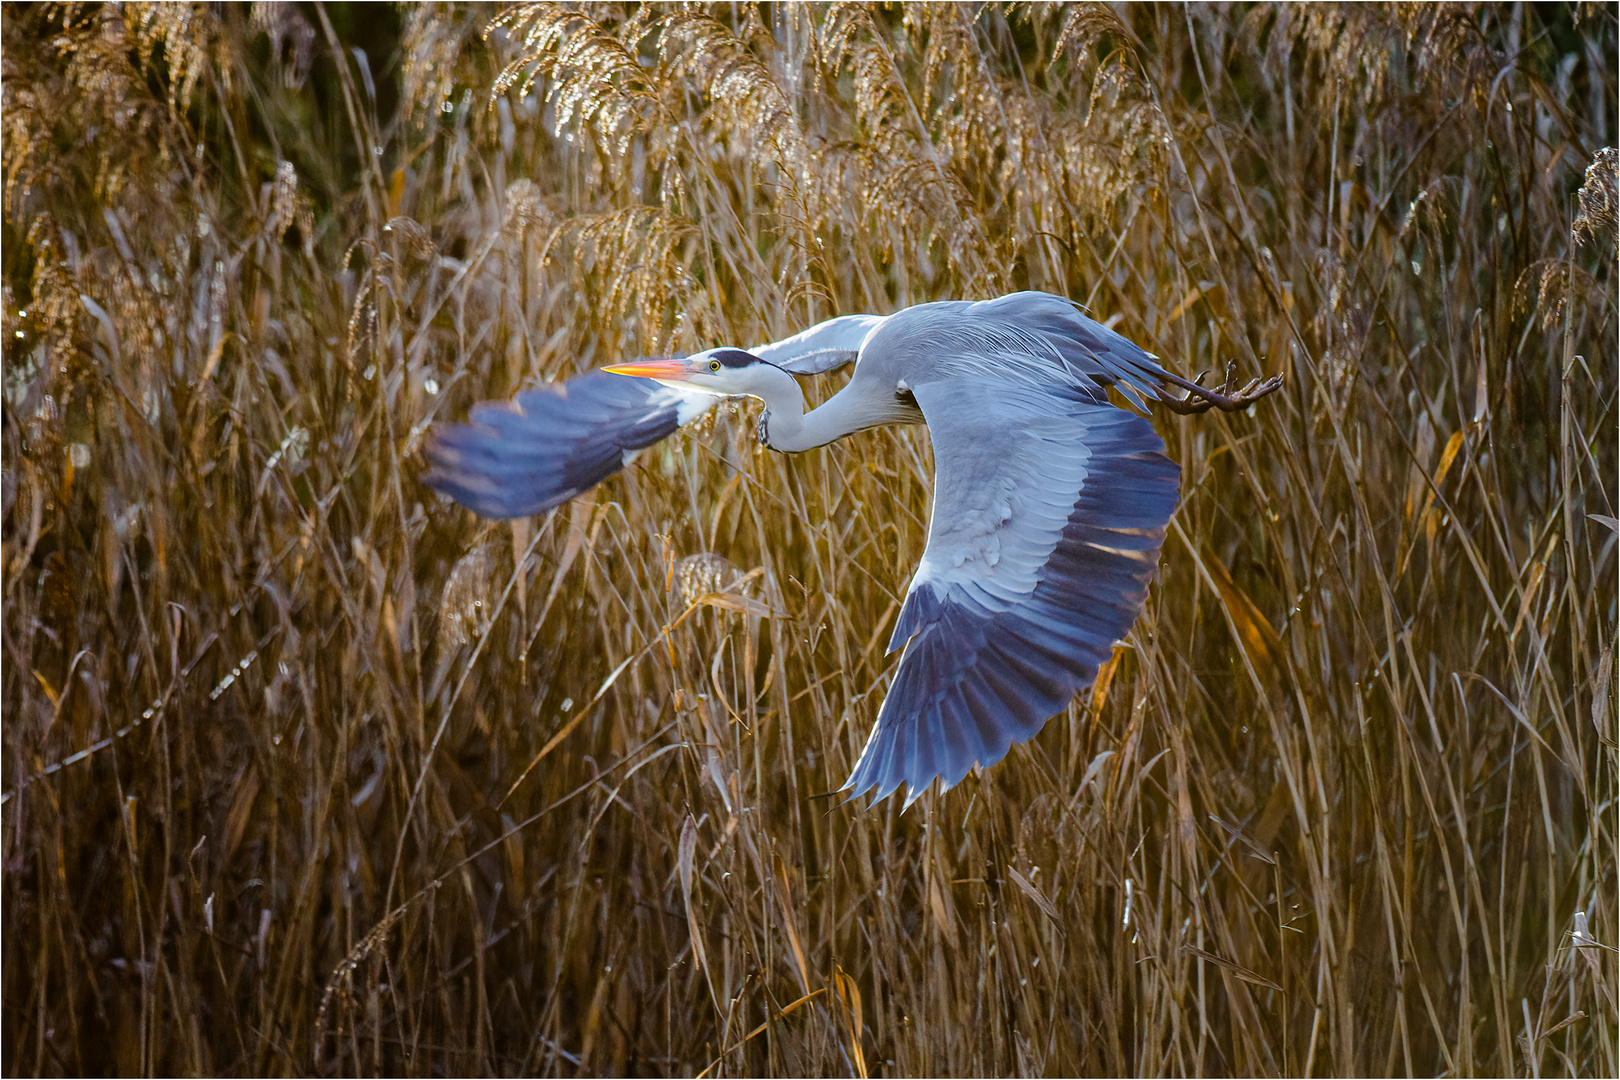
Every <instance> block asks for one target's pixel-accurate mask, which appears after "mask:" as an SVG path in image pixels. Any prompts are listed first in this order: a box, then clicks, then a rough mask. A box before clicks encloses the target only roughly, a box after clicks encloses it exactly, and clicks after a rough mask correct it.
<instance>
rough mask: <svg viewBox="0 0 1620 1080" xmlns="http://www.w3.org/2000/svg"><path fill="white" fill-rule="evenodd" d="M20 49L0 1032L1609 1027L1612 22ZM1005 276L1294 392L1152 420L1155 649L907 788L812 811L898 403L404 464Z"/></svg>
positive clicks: (874, 575)
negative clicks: (806, 432)
mask: <svg viewBox="0 0 1620 1080" xmlns="http://www.w3.org/2000/svg"><path fill="white" fill-rule="evenodd" d="M497 16H498V17H497ZM1122 19H1123V21H1121V20H1122ZM3 35H4V38H3V49H4V56H5V71H4V114H5V118H4V140H5V141H4V184H5V187H4V200H5V201H4V211H5V213H4V244H3V259H4V290H5V295H4V341H5V406H4V452H5V464H4V566H5V581H4V589H5V613H4V622H3V626H4V676H3V686H4V691H3V695H4V696H3V706H4V735H5V775H4V785H3V786H4V791H5V793H6V801H5V804H4V808H3V814H0V823H3V826H4V841H3V843H4V860H5V861H4V867H5V877H4V897H3V908H4V922H3V930H4V935H5V942H6V949H5V968H4V1002H5V1005H4V1058H3V1067H4V1069H5V1071H7V1072H8V1073H13V1074H23V1073H29V1074H38V1073H100V1072H114V1071H116V1072H120V1073H135V1072H182V1073H219V1072H226V1073H257V1072H278V1073H280V1072H296V1073H376V1072H402V1073H410V1074H413V1075H414V1074H428V1073H485V1072H491V1073H519V1072H523V1073H548V1074H559V1073H562V1074H574V1073H623V1072H631V1073H673V1074H687V1075H691V1074H696V1073H699V1072H700V1071H704V1070H707V1074H708V1075H726V1074H737V1073H773V1074H776V1073H792V1074H801V1073H802V1074H860V1075H867V1074H873V1075H875V1074H918V1073H940V1074H992V1073H995V1074H1003V1073H1021V1074H1022V1073H1030V1074H1033V1073H1058V1074H1065V1073H1068V1074H1078V1073H1088V1074H1091V1073H1096V1074H1127V1073H1142V1074H1166V1073H1170V1074H1192V1073H1250V1074H1259V1073H1267V1074H1271V1073H1280V1074H1305V1073H1313V1074H1336V1075H1350V1074H1365V1075H1384V1074H1397V1073H1398V1074H1422V1073H1438V1072H1448V1073H1457V1074H1500V1075H1506V1074H1524V1073H1533V1074H1540V1073H1544V1072H1545V1073H1581V1074H1594V1075H1614V1074H1615V1073H1616V1072H1617V1070H1620V1056H1617V1048H1616V1035H1617V1029H1616V1024H1615V996H1614V995H1615V992H1616V987H1617V967H1616V953H1615V950H1614V946H1615V945H1616V943H1617V942H1620V933H1617V928H1616V918H1617V912H1616V904H1615V899H1614V897H1615V890H1616V884H1617V882H1616V854H1617V852H1616V822H1615V799H1616V795H1617V784H1616V776H1617V758H1616V749H1617V747H1616V741H1615V732H1616V720H1615V717H1616V712H1617V710H1616V708H1615V696H1616V691H1615V680H1614V664H1613V660H1614V655H1615V634H1616V601H1617V590H1616V567H1615V545H1616V522H1615V518H1616V516H1617V513H1616V508H1615V494H1616V492H1615V478H1616V463H1617V461H1616V459H1617V453H1616V437H1615V434H1616V409H1615V404H1616V370H1615V357H1616V353H1617V340H1616V320H1615V315H1616V304H1615V282H1616V278H1615V264H1616V246H1615V244H1616V239H1615V237H1616V233H1615V216H1614V214H1615V194H1614V183H1615V172H1614V170H1615V158H1614V152H1613V150H1606V149H1604V148H1605V147H1610V146H1613V145H1614V144H1615V143H1616V141H1617V139H1616V117H1615V105H1614V103H1615V99H1616V92H1617V84H1616V74H1615V73H1616V70H1617V63H1616V40H1617V32H1616V17H1615V12H1614V9H1613V8H1612V7H1603V6H1589V5H1580V6H1576V7H1558V8H1544V7H1540V6H1526V7H1522V8H1520V7H1514V8H1489V9H1481V10H1474V9H1463V8H1438V7H1428V6H1417V7H1399V8H1382V7H1350V8H1344V9H1340V8H1326V7H1299V8H1271V7H1256V8H1230V9H1228V8H1194V9H1190V10H1189V9H1185V8H1181V7H1170V6H1162V7H1143V8H1132V9H1128V10H1125V11H1124V12H1123V13H1122V14H1121V15H1116V14H1115V13H1114V11H1113V10H1112V9H1107V8H1091V7H1076V8H1060V7H1048V6H1044V5H1030V6H1013V7H1009V8H1005V9H1003V8H1001V7H992V6H985V7H982V8H981V7H956V6H946V5H915V6H913V5H908V6H906V7H904V8H902V9H895V8H871V7H865V6H854V5H842V4H840V5H833V6H831V7H815V8H808V7H792V6H781V7H769V8H765V7H757V8H756V7H754V6H751V5H717V6H715V7H713V8H682V9H669V8H662V7H646V8H635V9H625V8H620V7H618V6H613V5H585V6H583V7H580V8H578V9H572V8H571V9H566V10H565V9H555V8H551V7H533V8H523V9H519V10H515V11H508V12H502V11H499V10H497V9H484V8H449V7H438V6H429V7H420V8H406V9H403V10H401V11H400V12H398V13H397V14H387V15H383V14H380V13H379V12H378V11H376V10H370V11H365V12H361V11H358V10H354V9H350V8H344V7H333V8H330V9H328V8H323V7H320V6H314V7H307V8H306V7H298V8H294V7H292V6H291V5H286V6H283V5H271V4H265V5H256V6H254V7H253V8H252V9H240V8H232V7H226V8H213V7H199V8H195V9H194V8H190V7H166V6H160V5H151V6H148V5H142V4H128V5H125V6H124V7H123V8H121V9H119V8H99V7H93V6H79V5H53V6H49V7H13V8H8V9H6V11H5V15H4V23H3ZM1589 167H1590V169H1591V172H1590V173H1588V169H1589ZM1583 184H1584V185H1585V186H1584V187H1583ZM1025 287H1030V288H1041V289H1048V290H1052V291H1056V292H1062V293H1066V294H1067V295H1070V296H1073V297H1075V298H1076V299H1078V300H1080V301H1082V302H1084V303H1086V304H1087V305H1089V306H1090V308H1091V309H1092V311H1093V312H1094V313H1095V314H1096V315H1097V317H1099V318H1107V319H1114V320H1117V322H1116V323H1115V325H1116V327H1117V329H1119V330H1120V331H1121V332H1122V333H1125V334H1126V335H1127V336H1129V337H1131V338H1133V339H1135V340H1137V341H1139V342H1141V343H1142V344H1143V345H1145V346H1146V347H1148V348H1149V349H1151V350H1152V351H1154V352H1156V353H1158V354H1160V355H1161V356H1164V357H1166V358H1167V359H1168V362H1169V363H1170V364H1171V365H1172V366H1174V367H1176V368H1177V369H1178V370H1181V371H1184V372H1187V373H1193V372H1196V371H1198V370H1200V369H1204V368H1219V367H1221V366H1222V365H1224V364H1225V363H1226V362H1227V361H1228V360H1236V361H1237V364H1238V367H1239V369H1240V372H1241V374H1243V375H1244V376H1245V377H1247V376H1250V375H1256V374H1260V373H1275V372H1282V373H1285V374H1286V375H1287V378H1288V384H1287V387H1286V388H1285V390H1284V391H1283V393H1281V394H1279V395H1277V396H1276V397H1273V398H1269V399H1267V400H1266V401H1264V402H1262V403H1261V404H1260V406H1259V407H1257V408H1255V409H1253V410H1252V411H1251V412H1250V413H1249V414H1244V415H1237V416H1230V417H1228V416H1204V417H1199V418H1178V417H1174V416H1170V415H1160V416H1158V417H1156V418H1155V419H1156V424H1157V426H1158V428H1159V430H1160V431H1161V432H1162V433H1163V434H1164V436H1165V439H1166V441H1167V443H1168V444H1169V446H1170V453H1171V454H1172V455H1173V456H1174V457H1175V458H1176V459H1177V461H1178V462H1179V463H1180V464H1181V467H1182V469H1183V488H1182V490H1183V504H1182V506H1181V507H1180V509H1179V510H1178V512H1177V515H1176V518H1175V521H1174V524H1173V526H1172V529H1171V538H1170V540H1169V541H1168V542H1167V544H1166V546H1165V550H1164V556H1163V564H1162V568H1161V573H1160V580H1159V584H1158V585H1157V586H1156V588H1155V590H1154V592H1153V595H1152V598H1151V601H1150V603H1149V606H1148V611H1147V613H1146V614H1145V615H1144V617H1143V618H1142V620H1141V621H1140V622H1139V623H1138V624H1137V626H1136V628H1135V630H1134V631H1133V633H1132V636H1131V639H1130V641H1129V642H1127V643H1126V644H1125V645H1123V646H1122V647H1121V648H1120V649H1119V651H1118V652H1117V654H1116V659H1115V662H1114V663H1113V664H1111V665H1110V666H1109V667H1108V668H1107V669H1106V671H1105V673H1104V675H1103V677H1102V678H1101V679H1100V680H1099V685H1098V687H1097V688H1096V690H1095V692H1094V693H1093V694H1092V695H1090V696H1089V698H1086V699H1082V700H1077V701H1076V702H1075V703H1074V704H1073V705H1072V706H1071V708H1070V709H1069V711H1068V713H1067V714H1066V715H1064V716H1059V717H1057V718H1055V719H1054V720H1053V721H1052V722H1051V723H1049V724H1048V725H1047V728H1046V730H1045V731H1044V732H1043V733H1042V735H1041V736H1040V737H1039V738H1038V739H1037V740H1035V741H1034V742H1032V743H1030V744H1028V745H1027V746H1025V747H1022V748H1019V749H1018V750H1016V751H1015V752H1014V753H1013V754H1011V755H1010V756H1009V758H1008V759H1007V760H1006V761H1005V762H1003V763H1002V764H1000V765H998V766H996V767H995V768H993V769H990V770H987V771H985V772H984V773H983V774H982V775H980V776H977V777H970V778H969V779H968V781H966V782H965V783H963V784H962V785H960V786H959V787H958V788H957V789H955V790H952V791H951V792H949V793H947V794H945V795H944V796H943V797H939V796H935V795H930V796H929V797H927V798H925V799H924V800H923V801H922V802H921V803H919V804H918V806H916V807H914V808H913V809H912V811H911V812H909V813H905V814H902V813H901V812H900V804H899V802H898V801H897V800H890V801H888V802H885V803H881V804H879V805H877V806H875V807H873V808H871V809H863V807H862V806H859V805H842V804H840V803H839V801H838V800H837V799H836V798H826V797H823V796H825V794H826V793H827V792H830V791H832V790H833V789H834V788H836V787H837V785H838V784H839V783H841V782H842V780H843V779H844V777H845V775H846V774H847V771H848V769H849V767H850V765H851V763H852V762H853V760H854V758H855V756H856V754H857V753H858V751H859V749H860V746H861V743H862V740H863V739H864V738H865V735H866V732H867V730H868V728H869V726H870V725H871V723H872V721H873V718H874V716H875V714H876V705H877V702H878V701H879V700H880V698H881V693H882V688H883V686H884V677H885V674H886V672H888V671H889V670H890V669H891V665H892V658H890V657H887V656H885V655H884V653H883V645H884V643H885V642H886V639H887V636H888V630H889V628H890V624H891V623H892V620H893V616H894V613H895V611H896V608H897V597H898V596H899V595H900V593H901V591H902V589H903V587H904V585H905V583H906V581H907V578H908V575H909V574H910V572H911V568H912V567H913V565H914V563H915V561H916V559H917V557H918V555H919V552H920V549H921V545H922V542H923V536H924V528H923V526H924V522H925V521H926V513H927V500H928V491H929V484H930V480H931V473H932V469H931V463H930V460H929V448H928V440H927V437H926V432H925V431H923V430H921V429H914V430H900V431H881V432H874V433H869V434H864V435H859V436H856V437H854V438H851V439H849V440H846V441H845V442H844V443H842V444H839V445H837V446H834V447H830V448H828V449H826V450H824V451H818V452H813V453H809V454H804V455H800V456H797V457H792V458H789V457H784V456H781V455H774V454H771V453H768V452H763V451H761V450H760V449H759V448H758V447H757V446H756V444H755V442H754V439H753V427H752V413H751V410H750V409H749V408H748V407H747V406H738V407H735V408H727V409H724V410H722V411H721V413H720V414H719V415H718V416H717V417H716V418H715V419H714V420H713V421H712V422H710V423H708V424H707V425H706V426H704V427H702V428H701V429H700V430H697V431H695V432H692V433H687V434H684V435H682V436H680V437H677V438H676V439H674V440H672V441H671V442H670V443H668V444H667V445H666V446H665V447H663V448H661V449H659V450H655V451H653V452H651V453H649V454H648V455H646V456H645V457H644V458H643V459H642V460H641V462H640V463H638V464H637V465H636V466H635V467H633V468H632V469H631V470H629V471H628V472H627V473H626V474H625V475H624V476H622V477H619V478H616V479H614V480H612V481H610V482H608V483H607V484H605V485H603V487H602V488H600V489H599V490H597V491H595V492H593V493H592V494H591V495H589V496H587V497H585V498H582V499H580V500H578V501H576V502H575V503H573V504H571V505H569V506H566V507H563V508H560V509H559V510H557V511H556V512H554V513H552V514H549V515H547V516H545V517H542V518H539V519H535V520H533V521H529V522H519V523H513V524H510V525H508V524H499V525H497V524H491V523H487V522H481V521H478V520H475V519H474V518H473V517H472V516H471V515H470V514H468V513H467V512H465V511H463V510H461V509H460V508H458V507H456V506H454V505H453V504H450V503H447V502H446V501H444V500H441V499H439V498H438V497H436V496H435V495H434V494H433V493H432V492H430V491H428V490H427V489H426V488H424V487H423V486H422V485H421V484H420V482H419V479H418V476H419V470H420V467H421V464H420V461H419V458H418V456H417V450H418V447H419V444H420V440H421V436H422V434H423V432H424V431H425V430H426V429H427V427H428V426H429V425H430V424H432V423H434V422H437V421H441V420H450V419H459V418H461V417H463V416H464V415H465V410H466V409H467V407H468V405H469V404H471V403H472V402H474V401H476V400H478V399H481V398H486V397H498V396H502V395H505V394H507V393H509V392H511V391H513V390H516V389H517V388H519V387H520V386H521V385H523V384H524V383H525V382H526V381H530V380H536V379H550V378H557V377H564V376H566V375H568V374H570V373H572V372H574V371H577V370H582V369H584V368H587V367H592V366H598V365H601V364H603V363H608V362H611V361H613V360H618V359H621V358H625V357H629V356H634V355H638V354H643V353H656V352H661V351H665V350H673V349H691V348H695V347H699V346H702V345H713V344H719V343H732V344H737V345H743V346H746V345H749V344H753V343H755V342H758V341H761V340H768V339H771V338H774V337H777V336H781V335H784V334H786V333H789V332H792V331H794V330H797V329H799V328H801V327H803V326H805V325H808V324H809V323H811V322H814V321H816V320H819V319H821V318H825V317H827V316H830V315H832V314H836V313H843V312H856V311H871V312H886V311H889V310H892V309H894V308H896V307H899V306H903V305H907V304H911V303H916V302H919V301H925V300H932V299H941V298H982V297H988V296H994V295H997V294H1000V293H1003V292H1006V291H1010V290H1012V289H1016V288H1025ZM839 378H840V376H823V377H819V378H818V380H817V385H816V386H815V387H814V394H813V395H812V396H813V397H814V398H816V399H819V398H820V397H823V396H825V395H826V394H827V393H829V392H831V390H832V389H834V388H835V387H836V386H837V385H838V380H839Z"/></svg>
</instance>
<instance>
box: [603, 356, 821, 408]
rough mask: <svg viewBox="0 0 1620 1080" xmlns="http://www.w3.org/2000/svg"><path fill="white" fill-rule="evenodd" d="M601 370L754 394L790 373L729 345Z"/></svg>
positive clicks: (719, 390)
mask: <svg viewBox="0 0 1620 1080" xmlns="http://www.w3.org/2000/svg"><path fill="white" fill-rule="evenodd" d="M602 370H603V371H611V372H612V373H613V374H615V375H639V376H641V377H642V378H644V379H657V380H658V381H659V382H661V383H668V384H669V385H671V386H681V387H694V388H696V389H699V390H707V391H709V392H710V393H711V394H752V395H754V396H756V397H757V396H760V393H761V391H763V390H765V389H766V388H767V387H768V386H769V385H770V384H771V383H772V382H773V381H775V380H779V379H781V378H782V377H783V376H786V375H787V373H786V372H784V371H783V370H782V369H781V368H779V367H777V366H776V365H775V364H770V363H767V362H765V361H764V360H761V359H760V358H759V357H757V356H755V355H754V354H753V353H751V352H747V351H745V350H743V349H730V348H725V349H705V350H704V351H703V352H700V353H693V354H692V355H691V356H683V357H679V358H677V359H670V360H636V361H634V362H632V363H628V364H614V365H613V366H612V367H606V368H603V369H602ZM788 377H789V378H791V376H788Z"/></svg>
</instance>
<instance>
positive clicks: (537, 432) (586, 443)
mask: <svg viewBox="0 0 1620 1080" xmlns="http://www.w3.org/2000/svg"><path fill="white" fill-rule="evenodd" d="M719 400H720V398H718V397H717V396H715V395H714V394H710V393H706V392H704V391H702V390H697V389H683V388H679V387H673V386H668V385H665V384H663V383H659V382H655V381H653V380H652V379H638V378H634V377H631V376H628V375H613V374H610V373H608V372H605V371H591V372H587V373H585V374H584V375H579V376H576V377H575V378H572V379H569V380H567V381H566V382H557V383H551V384H549V385H547V386H542V387H539V388H537V389H534V390H526V391H524V392H523V393H521V394H519V395H518V396H517V397H516V398H514V399H513V400H512V401H510V402H506V401H488V402H484V403H483V404H481V405H475V406H473V409H472V415H471V418H470V421H471V422H470V423H466V424H446V425H439V426H437V427H436V428H435V429H434V433H433V437H432V439H431V441H430V442H429V443H428V446H427V458H428V461H429V462H430V463H431V465H432V469H431V471H430V472H429V473H428V474H427V475H426V476H425V477H424V478H423V479H424V480H425V481H426V482H427V484H428V486H430V487H432V488H433V489H434V490H435V491H439V492H442V493H443V494H445V495H449V496H450V497H451V498H453V499H455V500H456V501H457V502H459V503H461V504H462V505H463V506H465V507H467V508H468V509H470V510H473V511H475V512H476V513H479V514H482V515H484V516H485V517H492V518H515V517H525V516H527V515H529V514H538V513H540V512H541V511H544V510H549V509H551V508H552V507H554V506H557V505H558V504H560V503H564V502H567V501H568V500H569V499H572V498H573V497H574V496H576V495H579V494H581V493H583V492H585V491H588V490H590V489H591V488H593V487H595V486H596V485H597V484H600V483H601V482H602V481H603V480H606V479H607V478H608V477H610V476H612V475H613V474H614V473H616V472H618V471H619V470H620V469H622V468H624V467H625V465H626V464H628V463H629V461H630V459H631V458H633V457H634V456H635V454H636V451H638V450H641V449H643V448H645V447H648V446H651V445H652V444H653V443H656V442H659V441H661V440H663V439H665V438H668V437H669V436H670V435H672V434H674V432H675V430H676V429H677V428H679V427H681V426H682V425H685V424H689V423H691V422H692V421H693V420H696V419H697V418H698V417H700V416H702V415H703V414H704V413H706V412H708V411H709V409H711V408H713V407H714V403H715V402H717V401H719Z"/></svg>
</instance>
